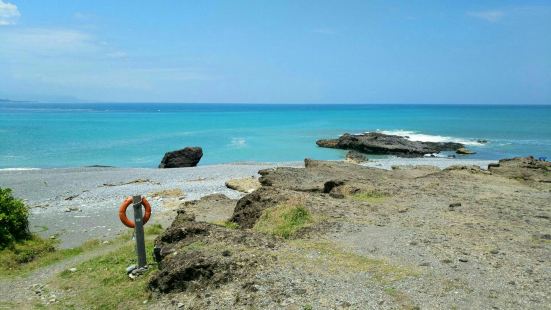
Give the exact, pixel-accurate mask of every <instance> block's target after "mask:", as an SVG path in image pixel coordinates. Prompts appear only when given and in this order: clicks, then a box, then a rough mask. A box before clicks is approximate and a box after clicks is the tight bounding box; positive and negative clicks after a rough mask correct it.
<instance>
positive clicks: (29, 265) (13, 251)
mask: <svg viewBox="0 0 551 310" xmlns="http://www.w3.org/2000/svg"><path fill="white" fill-rule="evenodd" d="M56 245H57V241H55V240H50V239H42V238H39V237H36V236H33V237H31V239H29V240H26V241H22V242H18V243H16V244H14V245H13V246H11V247H9V248H5V249H4V250H2V251H0V277H9V276H15V275H18V276H21V275H25V274H27V273H29V272H31V271H33V270H35V269H38V268H41V267H44V266H48V265H51V264H53V263H56V262H58V261H61V260H64V259H67V258H70V257H73V256H76V255H78V254H80V253H82V252H84V251H87V250H90V249H93V248H96V247H98V246H99V245H100V242H99V241H97V240H90V241H88V242H86V243H84V244H83V245H81V246H79V247H76V248H71V249H61V250H56Z"/></svg>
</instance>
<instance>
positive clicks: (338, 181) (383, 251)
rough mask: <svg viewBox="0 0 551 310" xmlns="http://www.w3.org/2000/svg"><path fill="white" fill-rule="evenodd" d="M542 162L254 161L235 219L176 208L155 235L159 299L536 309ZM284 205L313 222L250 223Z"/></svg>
mask: <svg viewBox="0 0 551 310" xmlns="http://www.w3.org/2000/svg"><path fill="white" fill-rule="evenodd" d="M548 171H549V163H546V162H542V161H536V160H534V159H533V158H522V159H513V160H506V161H501V162H500V163H499V166H491V167H490V170H489V171H488V170H483V169H480V167H476V166H453V167H450V168H447V169H443V170H440V169H437V168H434V167H427V166H400V167H396V168H395V169H393V170H382V169H375V168H369V167H363V166H358V165H355V164H348V163H344V162H327V161H316V160H306V161H305V168H285V167H282V168H276V169H268V170H262V171H260V174H261V178H260V182H261V184H262V186H261V187H260V188H259V189H258V190H256V191H254V192H252V193H250V194H248V195H246V196H244V197H243V198H241V199H240V200H239V201H238V202H237V203H236V204H235V208H234V210H233V213H232V214H231V218H230V223H233V224H232V225H235V224H238V225H239V228H238V229H229V228H226V227H223V226H216V225H213V224H208V223H202V222H196V221H194V220H193V219H192V218H191V217H190V216H189V214H188V213H181V214H179V215H178V217H177V219H176V221H175V222H174V224H173V225H172V227H170V228H169V229H168V230H167V231H166V232H165V233H164V234H163V235H162V236H161V237H160V238H159V239H158V240H157V245H158V246H160V247H161V254H162V261H161V264H160V269H161V271H160V273H159V274H158V275H157V276H156V277H155V278H154V279H153V280H152V282H151V287H152V288H153V289H155V290H156V291H160V292H169V294H167V295H163V296H164V297H161V299H160V300H161V303H164V304H162V306H166V305H170V304H171V303H170V301H173V300H176V301H177V302H181V303H182V304H185V307H186V308H191V309H204V308H210V309H224V308H262V309H280V308H292V309H293V308H296V309H301V308H304V307H307V308H309V307H312V308H314V309H336V308H351V309H364V308H377V309H396V308H416V307H419V308H421V309H441V308H458V309H463V308H464V309H472V308H477V309H487V308H501V309H510V308H545V307H546V305H548V304H551V299H550V298H551V297H550V296H551V289H550V288H549V285H548V281H549V279H550V278H551V264H550V261H551V259H550V258H551V244H550V243H549V239H550V237H549V236H551V228H550V227H551V225H550V223H549V221H550V218H551V204H550V203H549V201H551V183H549V182H547V181H545V180H547V179H546V177H548ZM519 175H520V176H522V178H520V179H519V177H518V176H519ZM207 199H210V200H209V204H211V205H216V204H217V202H216V201H215V200H213V199H212V198H207ZM220 202H223V203H227V201H225V200H223V199H221V200H220ZM196 204H198V205H200V204H201V203H196ZM281 205H294V206H301V207H303V208H305V209H306V210H308V212H309V213H310V214H311V215H312V219H313V221H312V223H311V224H310V225H308V226H307V227H304V228H303V229H301V230H299V231H298V232H297V233H296V234H295V235H293V236H292V237H291V238H289V239H282V238H277V237H271V236H269V235H262V234H260V233H258V232H256V231H257V230H256V225H257V224H258V223H259V219H260V218H261V217H262V216H263V214H265V213H266V212H267V211H268V210H270V209H271V208H275V207H278V206H281ZM205 206H206V205H205ZM187 207H190V206H187ZM184 208H186V207H184ZM200 210H201V208H195V209H194V213H197V212H200ZM228 251H229V252H228ZM163 298H165V299H163ZM165 300H166V302H165ZM169 308H170V307H169Z"/></svg>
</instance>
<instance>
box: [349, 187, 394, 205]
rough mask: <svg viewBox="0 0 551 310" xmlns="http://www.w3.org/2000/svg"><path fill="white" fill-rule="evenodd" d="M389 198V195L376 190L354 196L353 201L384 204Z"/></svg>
mask: <svg viewBox="0 0 551 310" xmlns="http://www.w3.org/2000/svg"><path fill="white" fill-rule="evenodd" d="M387 197H388V195H387V194H385V193H382V192H379V191H375V190H372V191H368V192H360V193H356V194H354V195H352V199H354V200H357V201H367V202H371V203H377V202H383V201H384V200H385V199H386V198H387Z"/></svg>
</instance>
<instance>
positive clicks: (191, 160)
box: [159, 146, 203, 168]
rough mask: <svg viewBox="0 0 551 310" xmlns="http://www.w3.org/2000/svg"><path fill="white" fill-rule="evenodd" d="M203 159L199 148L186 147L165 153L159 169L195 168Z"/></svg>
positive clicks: (201, 150)
mask: <svg viewBox="0 0 551 310" xmlns="http://www.w3.org/2000/svg"><path fill="white" fill-rule="evenodd" d="M201 157H203V149H202V148H201V147H198V146H195V147H186V148H183V149H181V150H177V151H172V152H167V153H165V156H164V157H163V159H162V160H161V164H160V165H159V168H181V167H195V166H197V163H199V161H200V160H201Z"/></svg>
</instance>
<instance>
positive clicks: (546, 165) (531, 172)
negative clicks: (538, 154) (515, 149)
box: [488, 156, 551, 183]
mask: <svg viewBox="0 0 551 310" xmlns="http://www.w3.org/2000/svg"><path fill="white" fill-rule="evenodd" d="M488 170H490V171H491V172H492V173H493V174H498V175H502V176H505V177H508V178H511V179H520V180H524V181H534V182H543V183H551V162H548V161H543V160H537V159H535V158H534V157H532V156H530V157H516V158H511V159H502V160H500V161H499V162H498V163H497V164H493V165H489V166H488Z"/></svg>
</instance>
